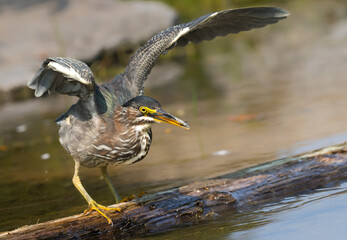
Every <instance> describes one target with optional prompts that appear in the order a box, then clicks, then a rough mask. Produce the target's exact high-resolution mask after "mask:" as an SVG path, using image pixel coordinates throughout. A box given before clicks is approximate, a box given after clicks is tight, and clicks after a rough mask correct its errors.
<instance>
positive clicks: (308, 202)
mask: <svg viewBox="0 0 347 240" xmlns="http://www.w3.org/2000/svg"><path fill="white" fill-rule="evenodd" d="M346 211H347V183H344V184H342V185H341V186H337V187H336V186H335V187H331V188H326V189H319V190H316V191H315V192H314V193H311V194H307V195H299V196H295V197H287V198H285V199H283V200H282V201H280V202H279V203H271V204H267V205H266V206H263V207H261V208H259V209H252V210H244V211H240V212H238V213H236V214H234V213H233V214H231V215H230V216H227V215H228V213H226V214H225V215H226V216H224V215H223V216H217V217H215V219H210V220H209V221H206V222H204V223H202V224H199V226H193V227H188V228H184V229H180V230H177V231H174V232H170V233H166V234H160V235H157V236H153V237H149V238H148V239H151V240H155V239H168V240H173V239H201V240H209V239H216V240H217V239H223V240H224V239H233V240H260V239H261V240H265V239H266V240H267V239H276V240H281V239H298V240H301V239H302V240H316V239H334V240H344V239H345V236H346V224H347V218H346Z"/></svg>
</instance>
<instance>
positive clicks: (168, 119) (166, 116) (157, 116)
mask: <svg viewBox="0 0 347 240" xmlns="http://www.w3.org/2000/svg"><path fill="white" fill-rule="evenodd" d="M151 117H152V118H154V120H155V121H157V122H163V123H169V124H172V125H175V126H178V127H181V128H184V129H187V130H189V129H190V127H189V125H188V124H187V123H186V122H184V121H182V120H181V119H179V118H177V117H175V116H173V115H171V114H170V113H167V112H165V111H164V110H162V109H158V110H156V111H155V112H154V113H152V114H151Z"/></svg>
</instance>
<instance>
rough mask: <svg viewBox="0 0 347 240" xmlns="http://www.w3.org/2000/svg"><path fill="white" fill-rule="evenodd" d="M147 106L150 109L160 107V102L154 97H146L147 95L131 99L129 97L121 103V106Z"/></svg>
mask: <svg viewBox="0 0 347 240" xmlns="http://www.w3.org/2000/svg"><path fill="white" fill-rule="evenodd" d="M142 106H143V107H148V108H150V109H153V110H154V109H161V105H160V103H159V102H158V101H157V100H155V99H154V98H151V97H147V96H137V97H134V98H132V99H130V100H129V101H128V102H126V103H124V104H123V107H133V108H137V109H138V108H139V107H142Z"/></svg>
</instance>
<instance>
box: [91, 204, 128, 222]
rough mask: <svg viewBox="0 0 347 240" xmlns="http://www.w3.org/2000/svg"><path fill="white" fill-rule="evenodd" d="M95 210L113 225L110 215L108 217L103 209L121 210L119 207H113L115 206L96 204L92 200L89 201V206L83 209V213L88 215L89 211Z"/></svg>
mask: <svg viewBox="0 0 347 240" xmlns="http://www.w3.org/2000/svg"><path fill="white" fill-rule="evenodd" d="M93 210H95V211H97V212H98V213H99V214H101V216H103V217H104V218H106V220H107V222H108V223H109V224H111V225H113V223H112V220H111V218H110V217H108V216H107V215H106V214H105V213H104V212H103V211H113V212H114V211H117V212H121V211H122V210H121V208H118V207H115V208H110V207H106V206H103V205H101V204H98V203H97V202H95V201H92V202H90V203H89V207H88V208H87V209H86V210H85V211H84V214H86V215H88V214H89V213H90V212H91V211H93Z"/></svg>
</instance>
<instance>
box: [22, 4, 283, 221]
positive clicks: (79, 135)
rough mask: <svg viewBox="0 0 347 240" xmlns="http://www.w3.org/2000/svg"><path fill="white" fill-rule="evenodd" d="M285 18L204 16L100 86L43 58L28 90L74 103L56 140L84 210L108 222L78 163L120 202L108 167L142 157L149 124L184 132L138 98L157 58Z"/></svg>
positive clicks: (75, 67) (248, 11) (157, 39)
mask: <svg viewBox="0 0 347 240" xmlns="http://www.w3.org/2000/svg"><path fill="white" fill-rule="evenodd" d="M288 15H289V13H288V12H287V11H284V10H282V9H280V8H274V7H255V8H242V9H235V10H231V9H229V10H224V11H220V12H215V13H211V14H207V15H205V16H202V17H199V18H197V19H195V20H193V21H191V22H188V23H184V24H180V25H176V26H173V27H170V28H168V29H167V30H164V31H162V32H160V33H158V34H156V35H154V36H153V37H152V38H151V39H150V40H149V41H148V42H147V43H146V44H145V45H144V46H143V47H141V48H140V49H139V50H138V51H137V52H136V53H135V55H134V56H133V57H132V58H131V59H130V61H129V63H128V65H127V66H126V68H125V71H124V73H122V74H119V75H117V76H116V77H115V78H114V79H113V80H112V81H109V82H106V83H104V84H102V85H98V84H96V83H95V80H94V76H93V73H92V72H91V70H90V68H89V67H88V66H87V65H86V64H85V63H83V62H80V61H78V60H75V59H70V58H61V57H54V58H48V59H46V60H45V61H44V62H43V64H42V66H41V68H40V69H39V70H38V72H37V73H36V74H35V76H34V77H33V79H32V80H31V81H30V82H29V83H28V86H29V87H30V88H32V89H34V90H35V96H36V97H42V96H46V95H48V94H50V93H51V92H58V93H61V94H66V95H70V96H77V97H78V98H79V99H78V101H77V103H76V104H74V105H72V106H71V107H70V108H69V109H68V110H67V112H65V113H64V114H63V115H61V116H60V117H59V118H58V119H57V120H56V122H57V124H58V125H59V126H60V130H59V136H60V137H59V141H60V143H61V145H62V146H63V147H64V148H65V149H66V151H67V152H69V153H70V154H71V156H72V157H73V159H74V160H75V173H74V176H73V184H74V185H75V187H76V188H77V189H78V190H79V191H80V193H81V194H82V195H83V197H84V198H85V199H86V200H87V202H88V204H89V208H88V209H87V210H86V212H90V211H92V210H96V211H97V212H99V213H100V214H101V215H102V216H104V217H105V218H106V219H107V221H108V222H109V223H110V224H112V221H111V219H110V218H109V217H108V216H107V215H106V214H105V211H108V210H116V211H120V209H119V208H109V207H105V206H102V205H100V204H98V203H96V202H95V201H94V200H93V199H92V198H91V197H90V195H89V194H88V193H87V191H86V190H85V189H84V187H83V186H82V183H81V181H80V178H79V174H78V172H79V168H80V165H82V166H84V167H89V168H92V167H99V168H100V169H101V173H102V175H103V176H104V178H105V180H106V182H107V184H108V186H109V187H110V189H111V191H112V193H113V195H114V197H115V199H116V202H117V203H118V202H119V201H120V198H119V195H118V194H117V192H116V190H115V188H114V186H113V184H112V182H111V180H110V177H109V175H108V173H107V166H108V165H118V164H122V163H126V164H132V163H135V162H138V161H140V160H142V159H143V158H144V157H145V156H146V155H147V153H148V151H149V147H150V145H151V140H152V132H151V126H152V124H153V123H156V122H159V123H162V122H164V123H169V124H173V125H176V126H179V127H182V128H185V129H189V126H188V124H187V123H186V122H184V121H182V120H180V119H178V118H177V117H175V116H173V115H171V114H169V113H167V112H166V111H164V110H163V109H162V107H161V105H160V103H159V102H158V101H157V100H155V99H153V98H150V97H147V96H144V95H143V93H144V92H143V89H144V83H145V81H146V78H147V75H148V74H149V73H150V71H151V69H152V67H153V65H154V63H155V61H156V60H157V59H158V57H159V56H160V55H161V54H163V53H165V52H166V51H168V50H170V49H171V48H173V47H175V46H185V45H187V44H188V43H189V42H193V43H199V42H201V41H203V40H212V39H213V38H215V37H216V36H225V35H227V34H229V33H238V32H240V31H247V30H250V29H252V28H260V27H264V26H266V25H268V24H273V23H276V22H278V21H279V20H281V19H284V18H286V17H287V16H288Z"/></svg>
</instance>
